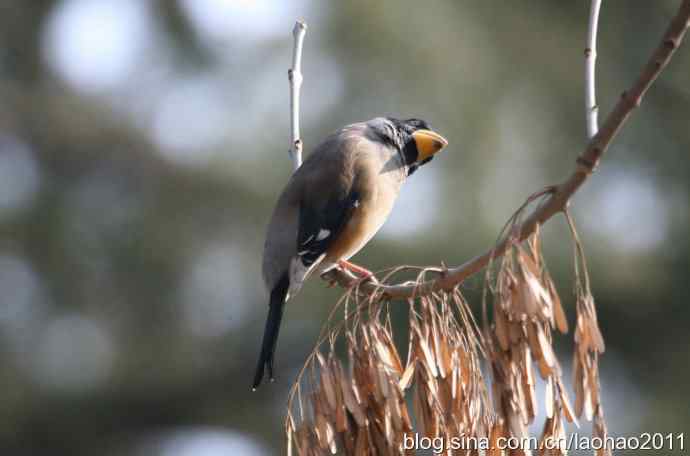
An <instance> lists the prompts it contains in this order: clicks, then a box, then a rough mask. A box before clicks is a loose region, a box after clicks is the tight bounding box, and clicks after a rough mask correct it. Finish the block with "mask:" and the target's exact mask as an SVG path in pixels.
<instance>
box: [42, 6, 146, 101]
mask: <svg viewBox="0 0 690 456" xmlns="http://www.w3.org/2000/svg"><path fill="white" fill-rule="evenodd" d="M147 3H148V2H145V1H140V0H66V1H63V2H61V3H60V4H59V6H58V7H57V8H56V10H55V12H54V13H53V14H52V16H51V17H50V18H49V19H48V22H47V25H46V28H45V31H44V34H43V52H44V57H45V58H46V60H47V61H48V63H49V65H50V66H51V68H52V69H53V70H54V71H55V72H56V73H57V74H58V75H59V76H60V77H62V78H63V79H64V80H65V81H66V82H67V83H69V84H70V85H71V86H73V87H74V88H75V89H77V90H81V91H84V92H88V93H95V92H102V91H107V90H111V89H115V88H117V87H118V86H120V85H122V84H123V83H125V82H126V81H127V79H128V78H129V77H130V76H131V74H132V73H133V71H134V70H135V68H136V66H137V65H138V64H139V63H140V62H141V61H142V59H143V54H144V50H145V49H146V47H147V46H148V45H149V44H150V42H151V39H152V33H151V30H152V23H151V22H152V21H151V17H150V11H149V9H148V6H147Z"/></svg>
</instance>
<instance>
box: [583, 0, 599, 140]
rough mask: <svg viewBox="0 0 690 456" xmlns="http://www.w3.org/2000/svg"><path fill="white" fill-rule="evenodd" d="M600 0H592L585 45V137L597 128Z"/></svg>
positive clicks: (590, 136)
mask: <svg viewBox="0 0 690 456" xmlns="http://www.w3.org/2000/svg"><path fill="white" fill-rule="evenodd" d="M600 8H601V0H592V4H591V7H590V10H589V28H588V30H587V47H585V120H586V122H587V139H590V138H592V136H594V135H596V134H597V130H598V129H599V126H598V125H599V120H598V117H599V107H598V106H597V97H596V72H595V71H596V63H597V30H598V29H599V10H600Z"/></svg>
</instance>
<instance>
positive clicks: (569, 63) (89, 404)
mask: <svg viewBox="0 0 690 456" xmlns="http://www.w3.org/2000/svg"><path fill="white" fill-rule="evenodd" d="M678 3H679V2H677V1H670V0H668V1H666V0H665V1H658V2H648V1H644V0H638V1H625V2H620V1H618V2H604V6H603V9H602V13H601V20H600V22H601V27H600V32H599V62H598V81H597V82H598V94H599V102H600V105H601V110H602V112H601V115H602V118H603V116H604V115H605V114H606V113H607V112H608V110H609V109H610V108H611V106H612V105H613V103H615V102H616V100H617V99H618V97H619V96H620V93H621V92H622V90H623V89H624V88H625V87H627V86H628V85H629V84H630V83H631V82H632V80H633V78H634V77H635V76H636V75H637V72H638V70H639V69H640V68H641V65H642V64H643V63H644V62H645V61H646V59H647V57H648V56H649V55H650V52H651V50H652V49H653V47H654V46H656V45H657V43H658V40H659V38H660V36H661V33H662V32H663V30H664V29H665V27H666V25H667V23H668V21H669V19H670V17H671V16H672V15H673V13H674V12H675V8H676V6H677V4H678ZM588 8H589V2H588V1H584V0H580V1H577V2H553V1H548V0H542V1H515V2H499V1H486V2H479V1H456V0H438V1H434V2H426V3H420V2H418V1H412V0H400V1H397V0H386V1H384V0H380V1H375V2H374V1H370V0H355V1H348V2H322V1H317V0H290V1H287V0H286V1H282V0H177V1H175V0H157V1H154V0H31V1H28V0H6V1H3V2H1V3H0V366H1V367H0V454H2V455H44V454H45V455H55V456H59V455H70V456H72V455H74V456H79V455H112V456H119V455H154V456H191V455H195V456H215V455H228V454H232V455H235V454H237V455H246V456H260V455H274V454H280V451H281V449H282V448H283V434H282V419H283V416H284V406H285V402H286V399H287V391H288V388H289V386H290V383H291V381H292V380H293V379H294V377H295V375H296V372H297V370H298V369H299V367H300V366H301V364H302V362H303V361H304V359H305V357H306V355H307V354H308V352H309V351H310V350H311V348H312V345H313V343H314V342H315V340H316V337H317V334H318V331H319V327H320V325H321V324H322V322H323V320H324V318H325V317H326V315H327V313H328V311H329V309H330V306H331V305H332V304H333V303H334V302H335V300H336V298H337V297H338V296H339V291H338V290H336V289H326V288H325V286H324V283H323V282H321V281H319V280H312V281H311V283H309V285H308V286H307V287H306V289H305V290H304V292H303V293H302V294H301V295H300V296H298V297H297V298H295V299H294V301H292V302H291V303H290V305H289V306H288V310H287V315H286V319H285V324H284V327H283V330H282V333H281V338H280V342H279V349H278V354H277V357H278V359H277V367H278V373H279V378H278V381H277V382H276V383H274V384H270V385H266V386H265V387H263V388H262V389H260V390H259V392H256V393H253V394H251V393H250V392H249V384H250V380H251V375H252V371H253V368H254V366H255V362H256V356H257V354H258V348H259V343H260V338H261V334H262V331H263V324H264V319H265V313H266V301H267V294H266V292H265V291H264V289H263V285H262V281H261V276H260V258H261V252H262V242H263V232H264V227H265V225H266V223H267V221H268V218H269V216H270V211H271V209H272V206H273V204H274V202H275V200H276V198H277V195H278V193H279V192H280V190H281V188H282V186H283V185H284V183H285V182H286V180H287V179H288V176H289V174H290V170H291V165H290V162H289V159H288V156H287V148H288V85H287V79H286V70H287V68H288V67H289V64H290V54H291V46H292V41H291V40H292V38H291V30H292V26H293V23H294V21H295V19H297V18H303V19H305V20H306V21H307V23H308V24H309V31H308V33H307V38H306V44H305V49H304V76H305V83H304V86H303V92H302V94H303V98H302V103H303V111H302V124H303V137H304V140H305V142H306V152H307V153H308V152H309V151H310V150H311V148H312V147H313V146H314V145H315V144H316V143H317V142H318V141H319V139H320V138H322V137H324V136H325V135H326V134H327V133H328V132H330V131H332V130H334V129H336V128H338V127H340V126H342V125H344V124H347V123H350V122H353V121H359V120H364V119H368V118H371V117H375V116H378V115H383V114H390V115H399V116H403V117H406V116H417V117H423V118H426V119H427V120H429V121H430V122H431V124H432V125H433V126H434V127H435V129H437V130H438V131H440V132H441V133H442V134H444V135H445V136H446V137H447V138H448V139H449V141H450V146H449V148H448V149H447V150H446V151H444V152H443V153H442V154H440V155H439V157H438V158H437V159H436V160H434V162H432V163H431V164H430V165H428V166H425V167H424V169H422V170H421V171H420V172H418V173H417V174H415V175H414V176H413V178H412V179H411V180H410V181H409V183H408V184H407V186H406V188H405V189H404V191H403V193H402V196H401V198H400V200H399V202H398V205H397V207H396V209H395V213H394V214H393V216H392V217H391V219H390V220H389V222H388V223H387V224H386V226H385V227H384V229H383V230H382V232H381V233H380V234H379V235H378V236H377V237H376V238H375V240H374V241H373V242H372V243H371V244H370V245H369V246H368V247H367V248H366V249H365V250H364V252H362V253H360V254H359V255H358V256H357V257H356V258H355V260H357V261H359V262H360V263H362V264H364V265H366V266H368V267H369V268H371V269H374V270H377V269H382V268H385V267H390V266H393V265H395V264H400V263H409V264H419V265H423V264H439V262H440V261H442V260H443V261H446V262H447V263H448V264H457V263H459V262H461V261H464V260H465V259H467V258H469V257H470V256H472V255H474V254H477V253H480V252H482V251H483V250H485V249H486V248H487V247H488V246H490V245H491V243H492V242H493V241H494V239H495V237H496V235H497V233H498V231H499V229H500V227H501V226H502V225H503V223H504V222H505V220H506V219H507V218H508V217H509V216H510V214H511V213H512V211H513V210H514V209H515V208H517V207H518V205H519V204H520V203H521V201H522V200H523V199H524V198H525V197H526V196H527V195H529V194H530V193H531V192H533V191H535V190H538V189H540V188H541V187H543V186H544V185H547V184H553V183H557V182H559V180H560V179H561V178H563V177H565V176H566V175H567V174H568V173H569V172H570V171H571V169H572V168H573V162H574V159H575V157H576V156H577V154H578V153H579V152H580V151H581V150H582V148H583V145H584V143H585V138H584V136H585V133H584V128H585V127H584V107H583V73H584V69H583V48H584V42H585V34H586V27H587V16H588ZM689 75H690V46H687V45H686V46H685V47H683V48H681V49H680V50H679V52H678V54H677V56H676V58H675V59H674V61H673V62H672V63H671V65H670V67H669V68H668V70H667V71H666V72H665V73H664V74H663V76H662V78H661V79H660V80H659V81H658V82H657V83H656V84H655V86H654V87H653V89H652V90H651V92H650V93H649V94H648V96H647V98H646V99H645V101H644V103H643V105H642V108H641V109H640V110H638V111H637V112H635V114H634V117H633V118H632V119H631V120H630V122H629V123H628V124H627V126H626V127H625V129H624V131H623V132H622V134H621V135H620V136H619V137H618V138H617V139H616V141H615V143H614V145H613V146H612V147H611V149H610V151H609V153H608V155H607V156H606V157H605V160H604V161H603V163H602V166H601V167H600V169H599V171H598V172H597V173H596V174H595V175H594V176H593V178H592V179H591V181H590V182H589V183H588V184H587V185H586V187H585V188H584V189H583V191H582V192H581V193H579V194H578V195H577V197H576V198H575V199H574V201H573V204H572V208H573V211H574V213H575V216H576V221H577V222H578V224H579V228H580V231H581V236H582V238H583V241H584V244H585V248H586V251H587V253H588V259H589V264H590V272H591V275H592V284H593V292H594V295H595V297H596V298H597V304H598V309H599V313H600V321H601V326H602V328H603V332H604V334H605V337H606V340H607V343H608V347H607V348H608V350H607V352H606V354H605V356H604V357H603V359H602V383H603V388H604V404H605V406H606V410H607V417H608V420H609V424H610V429H611V431H612V433H613V434H615V435H634V434H636V433H639V432H643V431H657V432H663V433H668V432H681V431H688V427H689V424H690V400H688V391H687V385H688V380H689V379H690V375H689V370H690V362H689V361H690V330H689V329H688V328H689V327H690V306H689V305H688V299H689V297H690V292H689V290H688V279H689V277H688V271H689V270H690V246H689V245H688V231H689V228H690V227H689V224H690V202H689V201H688V196H689V195H690V191H689V188H688V187H689V185H690V165H689V163H690V161H688V152H689V149H690V128H688V127H689V126H690V76H689ZM545 235H546V241H547V242H546V254H547V260H548V261H549V263H550V267H551V270H552V272H553V274H554V276H555V277H556V280H557V284H558V287H559V289H560V291H561V294H562V295H563V297H564V301H565V303H566V305H567V306H568V313H569V316H570V318H571V321H572V317H573V312H572V310H573V309H572V297H571V296H570V290H571V286H572V255H571V250H570V249H571V245H570V242H569V238H568V236H567V227H566V225H565V223H564V222H563V220H561V219H558V218H557V219H554V220H553V221H552V222H551V223H550V224H549V225H548V226H547V227H546V228H545ZM480 288H481V280H480V279H478V278H473V279H471V280H469V281H468V282H467V283H466V284H464V286H463V292H464V293H465V294H466V295H467V297H468V299H470V300H471V301H472V302H473V303H475V304H476V302H477V297H478V295H479V290H480ZM401 307H402V306H401ZM402 312H403V314H404V311H402ZM403 320H404V318H403ZM568 338H569V337H565V338H561V339H562V340H563V343H562V344H561V348H562V352H561V358H562V363H563V365H564V366H566V368H567V366H569V365H570V362H569V356H570V353H569V347H570V346H569V344H568ZM688 438H690V437H688ZM686 445H687V443H686Z"/></svg>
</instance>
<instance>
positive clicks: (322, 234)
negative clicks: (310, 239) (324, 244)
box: [316, 228, 331, 241]
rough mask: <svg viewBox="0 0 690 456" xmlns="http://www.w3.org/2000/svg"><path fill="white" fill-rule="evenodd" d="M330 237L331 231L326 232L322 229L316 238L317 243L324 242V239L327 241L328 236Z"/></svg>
mask: <svg viewBox="0 0 690 456" xmlns="http://www.w3.org/2000/svg"><path fill="white" fill-rule="evenodd" d="M330 235H331V231H330V230H325V229H323V228H322V229H321V230H320V231H319V234H318V235H317V236H316V240H317V241H323V240H324V239H326V238H327V237H328V236H330Z"/></svg>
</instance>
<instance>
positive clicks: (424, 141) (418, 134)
mask: <svg viewBox="0 0 690 456" xmlns="http://www.w3.org/2000/svg"><path fill="white" fill-rule="evenodd" d="M412 137H413V138H414V142H415V144H416V145H417V151H418V152H419V156H418V157H417V161H418V162H421V161H423V160H426V159H427V158H429V157H431V156H432V155H434V154H435V153H436V152H438V151H439V150H441V149H443V148H444V147H446V146H447V145H448V141H447V140H446V138H444V137H443V136H441V135H439V134H438V133H436V132H434V131H431V130H417V131H415V132H414V133H412Z"/></svg>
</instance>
